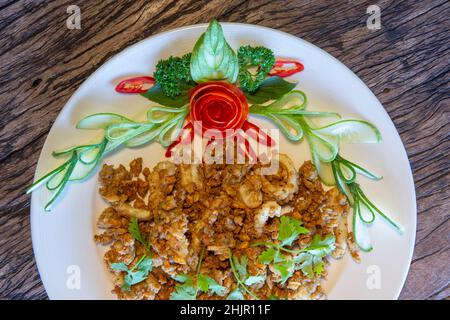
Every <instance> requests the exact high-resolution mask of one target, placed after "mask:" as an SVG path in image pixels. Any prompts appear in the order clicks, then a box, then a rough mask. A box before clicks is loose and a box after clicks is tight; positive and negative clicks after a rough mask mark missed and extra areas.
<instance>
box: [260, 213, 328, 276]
mask: <svg viewBox="0 0 450 320" xmlns="http://www.w3.org/2000/svg"><path fill="white" fill-rule="evenodd" d="M308 232H309V230H308V229H306V228H304V227H302V225H301V221H298V220H296V219H293V218H290V217H287V216H282V217H281V219H280V226H279V232H278V242H277V243H272V242H260V243H255V244H254V246H266V247H267V249H266V250H265V251H263V252H262V253H261V254H260V256H259V258H258V260H259V262H261V263H264V264H272V265H273V268H274V269H275V270H276V271H277V272H278V273H279V275H280V276H281V283H285V282H286V281H287V280H288V279H289V278H290V277H291V276H292V275H293V274H294V272H295V271H297V270H301V271H302V272H303V273H304V274H305V275H307V276H308V277H311V278H312V277H313V276H314V274H319V275H320V274H321V273H322V272H323V270H324V261H323V259H324V257H326V256H327V255H329V254H330V253H331V252H332V251H333V250H334V242H335V239H334V236H332V235H327V236H325V237H324V238H323V239H322V238H321V237H320V236H319V235H317V234H316V235H314V237H313V239H312V241H311V243H310V244H309V245H308V246H307V247H306V248H304V249H299V250H292V249H290V248H289V247H290V246H292V244H293V242H294V241H295V240H296V239H297V238H298V236H299V235H300V234H307V233H308ZM283 252H284V253H283Z"/></svg>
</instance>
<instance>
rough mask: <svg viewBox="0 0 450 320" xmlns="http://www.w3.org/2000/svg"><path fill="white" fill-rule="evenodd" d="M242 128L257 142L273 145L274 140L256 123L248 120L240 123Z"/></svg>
mask: <svg viewBox="0 0 450 320" xmlns="http://www.w3.org/2000/svg"><path fill="white" fill-rule="evenodd" d="M242 130H244V131H245V133H246V134H248V135H249V136H251V137H252V138H253V139H255V140H256V141H257V142H258V143H261V144H264V145H266V146H268V147H271V146H274V145H275V141H274V140H273V139H272V137H271V136H269V135H268V134H267V133H265V132H264V131H262V130H261V128H260V127H258V126H257V125H256V124H254V123H251V122H249V121H248V120H247V121H245V122H244V124H243V125H242Z"/></svg>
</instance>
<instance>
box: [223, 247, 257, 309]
mask: <svg viewBox="0 0 450 320" xmlns="http://www.w3.org/2000/svg"><path fill="white" fill-rule="evenodd" d="M229 259H230V266H231V271H232V272H233V275H234V277H235V279H236V281H237V287H236V289H234V290H233V291H232V292H231V293H230V294H229V295H228V297H227V300H244V295H243V294H242V290H244V291H245V292H247V293H248V294H249V295H250V296H251V297H252V298H254V299H256V300H259V298H258V297H257V296H256V295H255V294H254V293H253V292H252V291H251V290H250V289H249V288H248V286H251V285H254V284H259V283H262V282H264V281H265V276H263V275H257V276H251V275H249V274H248V271H247V263H248V258H247V256H242V257H241V259H239V258H238V257H236V256H233V255H232V253H231V251H230V254H229Z"/></svg>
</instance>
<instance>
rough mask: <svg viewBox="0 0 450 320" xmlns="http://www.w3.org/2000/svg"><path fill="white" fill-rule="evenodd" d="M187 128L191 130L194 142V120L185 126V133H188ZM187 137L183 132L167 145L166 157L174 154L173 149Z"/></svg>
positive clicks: (190, 133)
mask: <svg viewBox="0 0 450 320" xmlns="http://www.w3.org/2000/svg"><path fill="white" fill-rule="evenodd" d="M186 130H187V131H189V137H190V139H191V142H192V141H193V140H194V126H193V125H192V122H189V123H188V124H186V125H185V126H184V127H183V133H186ZM185 139H186V138H185V136H183V134H180V135H179V136H178V138H177V139H176V140H175V141H174V142H172V143H171V144H170V145H169V146H168V147H167V150H166V154H165V156H166V158H170V157H171V156H172V154H173V149H174V148H175V147H176V146H177V145H179V144H180V143H181V142H182V141H183V140H185Z"/></svg>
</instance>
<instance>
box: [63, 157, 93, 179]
mask: <svg viewBox="0 0 450 320" xmlns="http://www.w3.org/2000/svg"><path fill="white" fill-rule="evenodd" d="M97 164H98V162H97V161H94V162H92V163H90V164H84V163H83V162H81V161H77V163H76V164H75V167H74V168H73V171H72V174H71V175H70V178H69V181H81V180H84V179H85V178H86V177H88V176H89V175H90V174H91V172H93V171H94V169H95V167H96V166H97Z"/></svg>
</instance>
